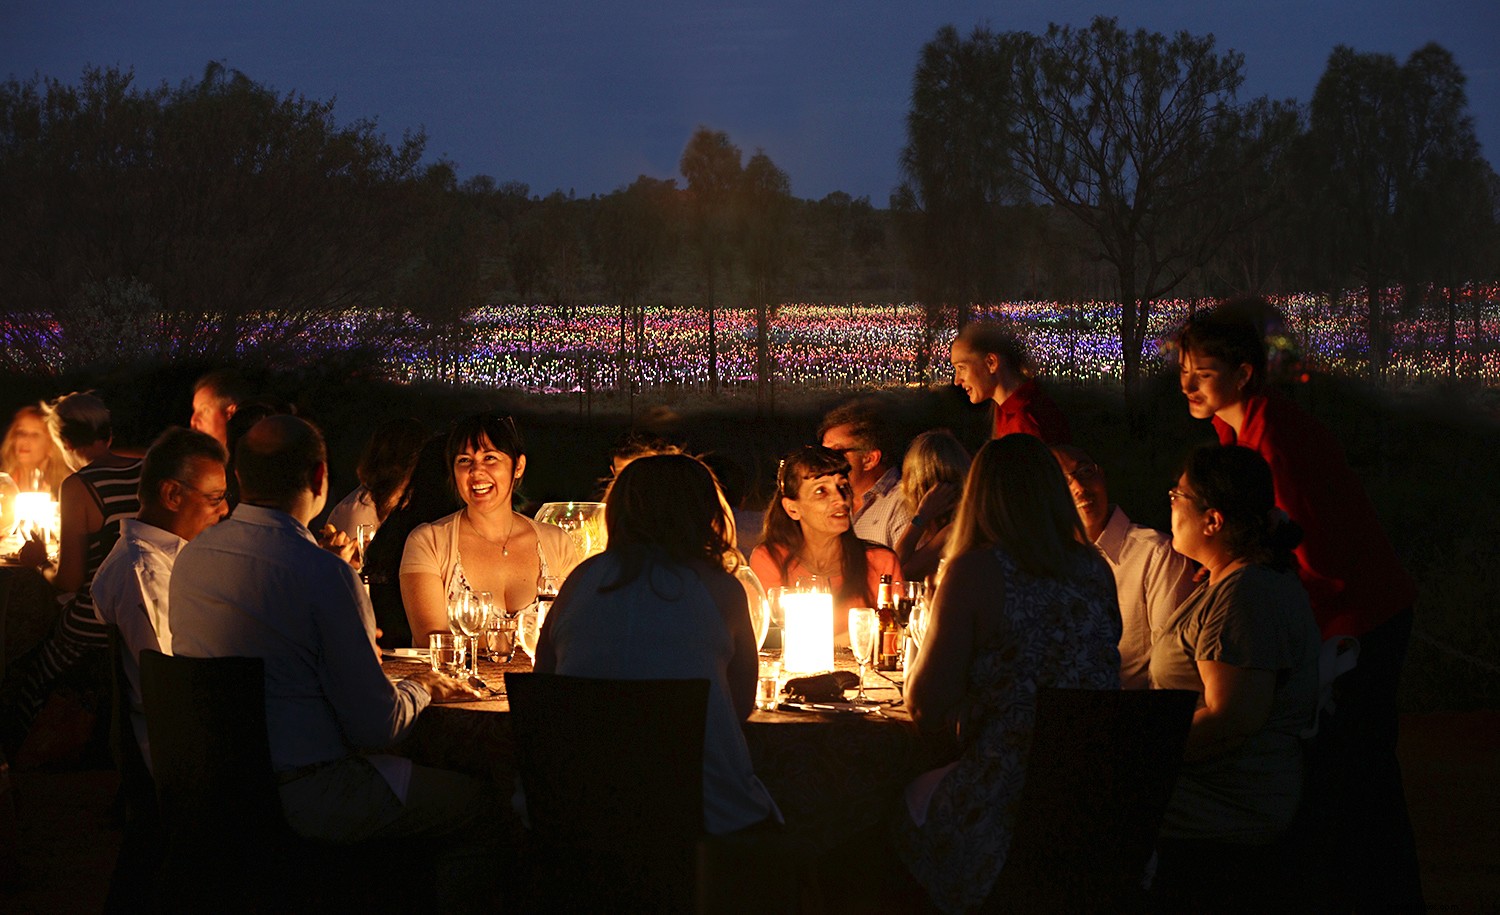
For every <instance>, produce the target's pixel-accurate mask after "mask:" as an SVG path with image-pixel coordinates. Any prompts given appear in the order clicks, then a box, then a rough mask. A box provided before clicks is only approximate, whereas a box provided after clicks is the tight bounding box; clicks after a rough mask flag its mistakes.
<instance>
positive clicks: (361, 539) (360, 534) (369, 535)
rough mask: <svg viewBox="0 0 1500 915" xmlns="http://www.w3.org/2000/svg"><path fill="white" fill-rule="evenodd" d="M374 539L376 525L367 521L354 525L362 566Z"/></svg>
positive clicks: (355, 539) (355, 540)
mask: <svg viewBox="0 0 1500 915" xmlns="http://www.w3.org/2000/svg"><path fill="white" fill-rule="evenodd" d="M374 539H375V525H373V524H369V523H366V524H356V525H355V526H354V542H355V544H356V545H357V546H358V548H359V564H360V567H361V568H363V567H364V564H365V556H366V555H368V550H369V549H370V541H371V540H374Z"/></svg>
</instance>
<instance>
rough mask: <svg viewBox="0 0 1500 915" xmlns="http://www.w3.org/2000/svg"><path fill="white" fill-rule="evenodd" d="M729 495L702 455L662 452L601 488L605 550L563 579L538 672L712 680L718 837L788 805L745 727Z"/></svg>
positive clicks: (708, 788) (706, 771)
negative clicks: (768, 781) (769, 782)
mask: <svg viewBox="0 0 1500 915" xmlns="http://www.w3.org/2000/svg"><path fill="white" fill-rule="evenodd" d="M730 518H731V516H730V514H729V506H728V503H726V502H725V500H724V497H723V494H722V493H721V492H720V490H719V488H718V485H717V483H716V481H715V480H714V476H713V473H712V472H711V471H709V469H708V468H707V467H706V466H704V465H703V463H702V462H701V461H699V460H698V459H697V458H694V457H691V456H689V455H685V454H658V455H648V456H645V457H640V458H637V459H635V460H633V461H631V462H630V464H628V465H627V466H626V467H624V468H622V469H621V471H620V473H619V475H618V476H616V477H615V479H614V482H613V483H612V484H611V485H610V488H609V492H608V493H607V494H606V495H605V515H604V523H605V527H606V529H607V530H608V532H609V540H608V546H607V547H606V548H605V550H604V552H603V553H600V554H599V555H597V556H594V557H591V558H590V559H587V560H585V561H584V562H582V563H580V564H579V566H578V568H577V569H575V570H574V571H573V574H571V575H569V576H568V580H567V581H566V582H564V583H563V586H562V590H561V591H560V592H559V593H558V596H557V601H556V602H555V603H554V604H553V605H552V609H551V610H550V611H549V612H548V613H547V619H546V622H545V624H544V625H543V627H542V632H541V636H540V638H539V639H538V642H537V659H536V669H537V670H538V671H539V672H541V673H557V674H566V675H569V676H576V677H599V678H606V679H626V680H647V679H658V678H664V679H697V678H704V679H707V680H708V682H709V695H708V710H707V720H706V728H705V730H704V736H703V742H704V748H703V820H704V823H703V825H704V829H705V830H706V831H707V832H709V833H710V834H712V835H723V834H725V833H730V832H737V831H739V830H742V829H747V828H749V827H752V826H756V825H760V824H764V823H767V822H768V821H769V822H775V823H779V822H780V821H781V813H780V811H779V810H778V809H777V807H776V803H775V802H774V801H773V800H772V799H771V795H770V793H769V792H767V791H766V788H765V786H764V785H763V784H761V782H760V780H759V779H758V778H756V776H755V772H754V770H753V768H752V765H751V762H750V750H749V747H748V745H747V744H746V743H745V735H744V732H743V731H742V730H741V728H740V726H741V724H742V723H743V722H744V721H745V719H746V718H749V717H750V712H751V710H752V709H753V708H754V705H755V680H756V670H757V666H758V658H757V654H756V644H755V634H754V632H753V631H752V630H751V625H750V613H749V608H748V606H747V604H746V596H745V589H744V588H743V587H742V586H741V585H740V583H739V582H738V581H737V580H736V579H735V577H734V575H733V574H731V573H732V570H733V569H734V568H735V567H737V566H738V565H739V553H738V551H737V550H736V549H735V545H734V541H733V533H732V531H733V527H732V521H731V520H730Z"/></svg>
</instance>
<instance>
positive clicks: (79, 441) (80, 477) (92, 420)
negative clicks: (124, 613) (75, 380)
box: [0, 393, 141, 758]
mask: <svg viewBox="0 0 1500 915" xmlns="http://www.w3.org/2000/svg"><path fill="white" fill-rule="evenodd" d="M42 412H43V415H44V416H45V417H46V420H47V430H48V432H49V433H50V434H51V437H52V439H53V441H54V442H55V443H56V445H57V448H58V450H59V451H60V452H61V453H62V456H63V460H64V461H65V462H66V463H67V465H68V467H70V468H71V469H72V470H73V471H74V472H73V473H72V474H71V475H69V476H68V477H67V478H66V479H64V480H63V483H62V487H61V491H60V493H59V496H58V513H59V516H60V520H61V525H60V530H59V532H58V551H57V564H56V565H53V564H52V562H51V561H50V559H49V558H48V556H47V550H46V547H45V546H44V545H43V544H42V543H41V542H39V541H37V540H30V541H27V543H26V544H25V546H23V547H22V548H21V554H20V561H21V562H22V563H23V564H26V565H31V566H34V567H36V568H37V569H39V570H40V571H41V572H42V574H43V575H44V576H45V577H46V579H47V580H48V581H49V582H51V584H52V586H53V588H55V589H56V590H57V591H58V593H60V594H71V595H72V598H71V599H70V600H69V601H68V603H67V605H66V606H65V607H64V609H63V613H62V616H61V617H60V618H59V619H58V621H57V625H56V626H55V627H54V628H53V630H52V632H51V634H50V635H49V636H48V637H47V638H46V640H44V641H43V642H42V644H41V646H40V647H39V649H38V651H37V652H36V653H35V654H33V655H32V656H31V658H30V659H29V661H28V662H27V663H25V664H23V665H18V666H17V668H16V669H15V672H14V673H13V674H12V677H14V678H15V682H18V683H19V684H20V686H19V689H18V691H17V692H16V693H15V694H13V696H12V699H11V701H10V702H9V703H8V704H7V706H6V708H5V710H4V714H3V721H0V747H3V749H4V750H6V751H7V753H10V752H12V751H14V750H15V749H16V747H17V745H18V744H19V742H20V741H21V740H22V739H23V738H24V737H25V734H26V732H27V731H28V730H29V729H30V728H31V722H32V720H33V719H34V718H35V717H36V713H37V712H38V711H39V710H40V709H41V707H42V702H43V701H44V700H45V699H46V698H47V694H48V692H49V691H50V690H51V688H52V685H53V683H55V682H56V681H57V678H58V677H59V676H61V675H62V674H63V673H64V672H65V671H67V670H68V669H70V668H71V667H73V666H74V665H75V664H77V663H78V662H79V660H80V659H82V658H83V657H84V656H85V654H86V653H87V652H89V651H102V649H104V648H105V647H106V646H107V645H108V644H109V637H108V632H107V630H106V628H105V625H104V623H103V622H101V621H100V620H99V617H98V612H97V611H96V610H95V609H94V601H93V596H92V594H91V593H90V591H89V585H90V583H92V581H93V579H94V573H95V572H97V571H98V570H99V565H100V564H101V563H102V562H104V557H106V556H108V555H109V551H110V550H111V549H113V548H114V545H115V541H116V540H117V539H119V536H120V522H121V521H123V520H124V519H126V518H133V517H135V515H136V512H138V511H139V510H140V502H139V501H138V499H137V493H136V490H137V488H138V487H139V485H140V481H141V459H140V458H137V457H128V456H126V455H123V454H117V453H115V452H114V451H113V450H112V446H113V443H114V430H113V427H112V425H111V419H110V414H109V408H108V407H106V406H105V405H104V401H102V400H100V399H99V398H98V397H95V396H94V395H93V394H89V393H73V394H68V395H67V396H65V397H61V398H58V399H57V400H55V401H53V402H52V403H49V404H46V405H44V406H43V408H42ZM12 758H14V757H12Z"/></svg>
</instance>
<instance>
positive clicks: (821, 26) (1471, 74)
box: [0, 0, 1500, 206]
mask: <svg viewBox="0 0 1500 915" xmlns="http://www.w3.org/2000/svg"><path fill="white" fill-rule="evenodd" d="M1096 13H1105V14H1107V15H1113V16H1117V17H1119V19H1120V24H1121V25H1122V26H1124V27H1126V28H1132V29H1133V28H1136V27H1141V26H1144V27H1146V28H1149V29H1153V30H1156V31H1163V32H1170V31H1176V30H1179V29H1186V30H1188V31H1190V32H1193V33H1195V34H1204V33H1213V34H1214V35H1215V36H1216V37H1217V39H1218V46H1219V48H1220V49H1234V50H1237V51H1240V52H1242V53H1243V54H1244V55H1245V69H1244V73H1245V77H1246V80H1245V86H1244V88H1243V89H1242V91H1241V97H1242V98H1248V97H1251V96H1256V95H1271V96H1273V97H1276V98H1295V99H1297V100H1299V101H1301V102H1304V103H1305V102H1307V101H1308V100H1309V99H1310V98H1311V96H1312V91H1313V87H1314V86H1315V85H1316V83H1317V80H1318V77H1319V75H1321V73H1322V71H1323V67H1324V64H1325V62H1326V61H1327V58H1328V53H1329V51H1331V50H1332V49H1333V47H1334V46H1335V45H1337V44H1341V43H1342V44H1348V45H1351V46H1352V47H1354V48H1355V49H1356V50H1360V51H1381V52H1388V53H1391V54H1394V55H1396V57H1397V59H1398V60H1405V58H1406V56H1407V55H1409V54H1410V53H1411V52H1412V51H1414V50H1416V49H1417V48H1418V47H1420V46H1422V45H1423V44H1425V43H1426V42H1428V41H1436V42H1438V43H1439V44H1442V45H1443V46H1445V47H1447V48H1448V49H1449V50H1450V51H1452V52H1453V53H1454V55H1455V56H1456V58H1457V59H1458V63H1459V65H1460V66H1461V67H1463V69H1464V71H1465V73H1466V74H1467V75H1468V78H1469V84H1468V92H1469V101H1470V110H1471V113H1472V114H1473V116H1474V120H1475V124H1476V127H1477V130H1478V133H1479V138H1480V141H1481V142H1482V143H1483V144H1484V149H1485V154H1486V156H1487V157H1488V158H1489V159H1490V161H1491V162H1492V163H1496V162H1500V62H1497V53H1500V50H1497V49H1500V2H1497V0H1258V2H1239V0H1234V2H1208V3H1205V2H1202V0H1149V2H1137V3H1123V2H1119V0H1115V2H1112V3H1109V4H1102V3H1097V2H1096V3H1092V4H1085V3H1078V2H1071V0H1051V2H1038V0H1011V2H1004V0H1000V2H990V3H976V2H944V0H931V2H924V0H865V2H859V0H784V2H744V3H738V4H735V3H720V2H691V0H669V2H659V3H658V2H650V0H637V2H615V3H606V2H600V0H551V2H535V0H532V2H524V3H518V2H499V0H491V2H479V0H432V2H430V3H427V4H417V3H411V2H395V0H376V2H367V3H335V2H328V0H297V2H288V0H271V2H263V3H254V2H247V3H242V4H241V3H237V4H233V5H231V4H227V3H222V4H216V3H212V2H204V0H130V2H121V0H109V2H105V0H0V75H6V76H14V77H17V78H22V79H26V78H29V77H31V76H32V75H34V74H37V73H40V74H42V75H44V76H50V77H57V78H60V79H63V80H65V81H68V82H73V81H76V80H77V79H78V76H79V75H80V74H81V73H82V71H83V68H84V66H85V65H86V64H97V65H119V66H121V67H126V68H133V69H134V70H135V73H136V76H137V79H138V80H139V81H141V82H142V83H144V84H147V85H155V84H157V83H160V82H162V81H167V82H170V83H173V84H176V83H178V82H180V81H182V80H184V79H196V78H197V77H198V76H200V75H201V74H202V72H203V67H204V65H205V64H206V63H207V62H208V61H210V60H220V61H223V62H224V63H225V64H226V65H228V66H229V67H232V68H235V69H238V70H241V71H243V72H244V73H246V74H247V75H248V76H250V77H251V78H252V79H254V80H256V81H257V82H260V83H264V84H266V85H269V86H272V87H274V88H276V89H278V90H281V91H291V90H295V91H298V92H301V93H303V94H305V95H308V96H311V97H315V98H322V99H327V98H336V99H337V106H336V108H335V114H336V117H337V118H338V119H339V120H340V122H347V121H351V120H354V119H356V118H374V119H376V120H377V122H378V123H379V125H380V128H381V130H382V131H384V132H385V133H386V134H387V136H389V137H390V138H392V139H395V138H398V137H399V136H400V135H401V133H402V131H404V130H407V129H417V128H423V129H425V130H426V131H427V135H428V147H427V148H428V153H429V156H430V157H432V158H436V157H438V156H441V157H444V158H448V159H450V160H452V161H453V162H455V163H456V164H457V166H458V168H459V173H460V175H462V176H464V177H467V176H469V175H474V174H488V175H492V176H494V177H495V178H496V179H498V180H500V181H509V180H516V181H522V182H525V183H526V184H528V185H530V187H531V189H532V192H533V193H546V192H549V191H551V190H553V189H557V188H561V189H563V190H568V189H573V190H575V191H576V192H577V193H578V194H580V195H588V194H591V193H606V192H608V191H611V190H613V189H615V188H617V187H622V186H624V185H626V184H628V183H630V182H631V181H632V180H634V179H635V177H636V176H637V175H640V174H649V175H652V176H654V177H660V178H668V177H675V176H676V174H677V160H678V158H679V156H680V155H681V153H682V148H683V146H684V144H685V143H686V142H687V139H688V137H689V136H690V135H691V133H692V131H693V130H694V128H695V127H696V126H697V125H699V124H705V125H708V126H710V127H713V128H715V129H718V130H723V131H726V132H727V133H728V134H729V136H730V139H731V140H732V141H733V142H734V143H736V144H737V145H738V146H739V147H740V148H741V149H742V150H743V151H744V153H745V156H746V157H747V158H748V156H749V155H750V154H751V153H753V152H754V151H755V149H756V148H758V147H759V148H763V149H764V150H765V151H766V153H767V154H768V155H769V156H770V157H771V158H772V159H773V160H774V161H775V162H776V163H777V164H778V165H780V166H781V167H782V168H783V169H785V170H786V171H787V173H788V174H789V175H790V176H791V179H792V190H793V193H795V194H796V195H797V196H799V197H811V198H817V197H821V196H823V195H825V194H827V193H829V192H831V191H834V190H843V191H847V192H849V193H851V194H854V195H855V196H861V195H867V196H869V197H870V199H871V202H873V203H875V204H876V205H877V206H884V205H885V203H886V198H887V196H888V194H889V193H890V190H891V188H892V187H893V186H894V185H895V184H896V182H897V180H898V178H897V166H896V158H897V155H898V153H899V151H900V148H901V146H902V143H903V142H904V130H905V126H904V118H905V114H906V110H907V101H908V96H909V92H910V83H911V74H912V70H913V68H914V66H915V64H916V61H917V56H918V53H919V52H920V50H921V47H922V44H923V43H924V42H926V41H927V40H928V39H930V38H931V37H932V35H933V33H934V32H935V31H936V30H937V28H938V27H939V26H941V25H944V24H947V23H952V24H954V25H956V26H958V27H959V29H960V30H961V31H964V32H967V31H968V30H969V29H970V28H972V27H973V26H974V25H976V24H979V23H981V22H987V23H988V24H989V25H990V27H991V28H994V29H996V30H1011V29H1021V30H1027V31H1042V30H1044V29H1045V28H1046V26H1047V24H1048V22H1051V21H1058V22H1067V23H1071V24H1076V25H1083V24H1086V23H1087V22H1088V20H1089V19H1090V17H1091V16H1093V15H1094V14H1096Z"/></svg>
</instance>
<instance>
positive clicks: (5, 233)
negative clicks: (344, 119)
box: [0, 63, 424, 367]
mask: <svg viewBox="0 0 1500 915" xmlns="http://www.w3.org/2000/svg"><path fill="white" fill-rule="evenodd" d="M423 142H424V140H423V137H422V136H421V135H420V134H418V135H415V136H407V137H405V138H403V140H402V142H401V143H400V144H399V145H397V146H395V147H392V146H391V145H389V144H388V143H387V142H386V141H385V140H384V138H383V137H381V136H380V135H379V134H378V133H377V132H376V130H375V127H374V124H373V123H371V122H367V121H357V122H355V123H353V124H352V125H347V126H339V125H337V124H336V123H335V122H334V119H333V106H332V104H331V103H327V102H318V101H312V100H308V99H306V98H303V97H302V96H298V95H295V94H288V95H285V96H281V95H277V94H276V93H274V92H272V91H271V90H269V89H267V88H265V87H262V86H260V85H258V84H256V83H254V82H253V81H251V80H250V78H249V77H247V76H245V75H244V74H243V73H240V72H238V71H233V70H228V69H226V68H224V67H223V66H222V65H220V64H216V63H215V64H209V65H208V67H207V68H206V69H205V71H204V74H203V77H202V79H200V80H198V81H196V82H193V81H189V82H184V83H183V84H182V85H180V86H178V87H177V88H175V89H174V88H168V87H167V86H166V85H162V86H160V87H158V88H154V89H145V90H142V89H139V88H137V87H136V86H135V84H134V77H133V75H132V74H131V73H129V72H128V71H126V72H122V71H119V70H115V69H106V70H100V69H90V70H87V71H85V72H84V74H83V78H82V80H81V81H80V83H79V85H77V86H70V85H65V84H63V83H61V82H59V81H56V80H45V81H43V80H40V79H36V80H32V81H30V82H27V83H20V82H16V81H10V82H8V83H6V84H5V85H4V86H3V87H0V207H3V209H4V212H5V213H6V219H5V220H4V221H3V225H0V277H3V278H4V282H5V286H6V288H7V293H8V296H7V300H8V304H7V307H9V308H16V307H20V308H24V309H28V310H35V311H38V312H42V313H45V314H48V315H51V316H52V317H53V318H54V319H55V320H56V321H57V322H58V323H59V325H60V326H61V328H62V334H63V337H64V338H65V339H75V340H83V339H91V338H94V339H97V337H98V334H99V333H100V332H101V331H100V328H99V327H98V326H96V325H95V324H93V323H92V322H91V320H90V318H89V315H90V314H91V313H92V311H91V309H87V308H83V309H80V308H77V307H75V305H76V303H77V302H78V301H80V297H82V298H83V299H88V300H93V301H101V299H100V297H99V296H98V295H97V294H96V292H89V290H96V291H97V290H99V289H117V290H118V289H131V290H135V292H133V293H132V294H131V295H128V296H123V297H122V296H120V295H113V294H111V295H110V296H107V297H106V299H107V300H108V301H110V302H114V303H117V304H118V303H122V302H133V303H136V305H137V306H139V307H142V308H147V307H149V308H155V309H159V310H158V311H157V312H156V314H155V316H154V317H155V318H156V321H157V325H158V327H160V329H161V331H160V334H159V339H161V340H163V341H166V342H165V343H164V346H165V348H166V352H165V353H164V355H184V356H189V355H190V356H209V357H212V358H225V357H229V356H232V355H234V354H235V353H236V351H237V348H238V346H239V345H240V343H241V341H242V340H243V339H244V337H245V335H246V333H247V332H249V331H250V330H251V329H252V327H251V325H252V323H253V330H254V333H255V335H256V340H257V344H258V345H259V346H260V347H261V349H262V350H263V351H269V352H275V351H277V350H279V349H281V348H283V347H288V346H290V345H291V344H292V343H293V342H294V341H296V340H297V339H298V338H299V337H300V336H301V335H302V334H303V333H304V332H306V331H307V330H308V329H309V328H310V327H312V326H313V325H314V324H315V323H316V322H318V321H320V320H322V319H324V318H326V317H328V316H330V315H333V314H336V313H339V312H342V311H344V310H345V309H348V308H350V307H353V306H356V305H358V306H376V307H380V306H387V305H391V304H393V303H394V298H395V296H396V293H397V290H398V288H399V285H400V282H399V281H400V278H401V275H402V273H403V272H404V271H405V270H406V269H407V263H408V259H407V257H406V253H407V252H408V251H409V250H410V243H411V240H412V233H413V232H414V231H415V223H416V220H414V218H413V215H414V213H415V212H416V210H417V209H418V206H419V204H418V194H419V191H418V189H417V187H416V185H417V181H418V179H419V177H420V174H419V171H418V162H419V160H420V158H421V154H422V148H423ZM142 291H144V292H145V294H140V293H141V292H142ZM12 303H14V304H12ZM12 355H13V354H12ZM28 367H35V366H28Z"/></svg>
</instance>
